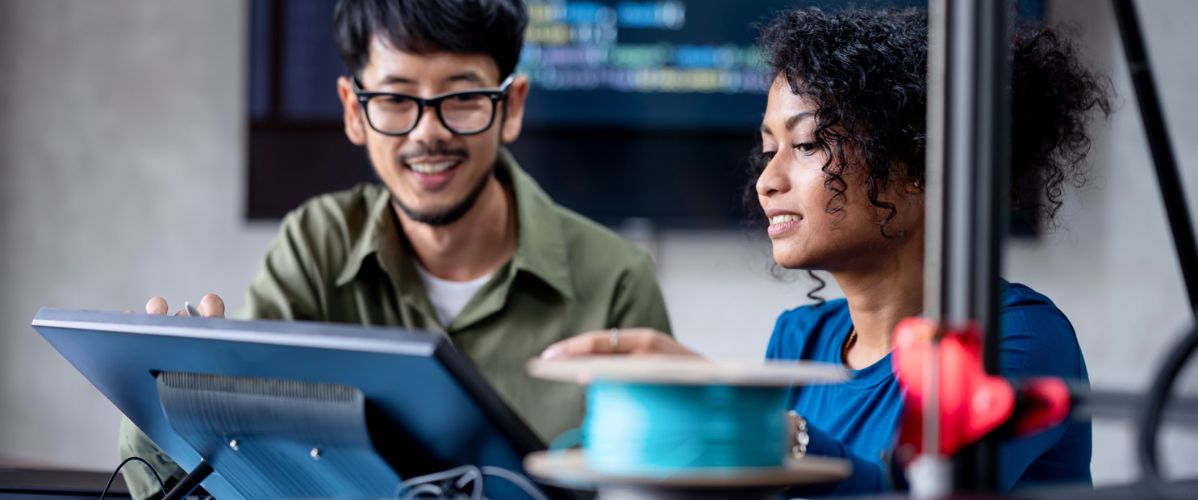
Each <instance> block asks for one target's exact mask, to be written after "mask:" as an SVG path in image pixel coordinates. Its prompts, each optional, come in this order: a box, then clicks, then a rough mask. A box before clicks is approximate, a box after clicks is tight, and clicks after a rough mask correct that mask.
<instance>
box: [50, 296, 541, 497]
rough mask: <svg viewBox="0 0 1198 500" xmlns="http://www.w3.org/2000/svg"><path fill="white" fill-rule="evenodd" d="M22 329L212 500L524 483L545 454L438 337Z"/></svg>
mask: <svg viewBox="0 0 1198 500" xmlns="http://www.w3.org/2000/svg"><path fill="white" fill-rule="evenodd" d="M33 327H34V328H35V329H36V330H37V331H38V332H39V333H40V334H41V335H42V336H43V337H44V338H45V339H46V341H48V342H49V343H50V344H51V345H53V346H54V348H55V349H57V350H58V352H59V353H61V354H62V356H63V357H65V358H66V359H67V360H68V361H69V362H70V363H71V364H72V365H74V366H75V368H76V369H78V370H79V371H80V373H82V374H83V375H84V376H85V377H87V379H88V380H89V381H91V383H92V384H93V385H95V386H96V388H97V389H99V391H100V392H101V393H103V394H104V396H105V397H107V398H108V399H109V400H110V401H112V403H113V404H114V405H116V407H117V408H118V409H119V410H120V411H121V412H123V413H124V414H125V415H127V416H128V417H129V419H130V420H132V421H133V423H134V424H136V425H137V426H138V427H139V428H141V429H142V430H143V431H144V432H145V433H146V434H147V435H148V436H149V437H150V438H151V439H152V440H153V441H154V442H155V443H156V444H158V445H159V447H161V448H162V449H163V450H164V451H165V452H166V453H167V454H169V455H170V456H171V458H172V459H174V460H175V461H176V462H177V463H178V464H179V465H180V466H182V467H183V468H185V469H188V470H190V469H192V468H194V467H196V466H197V465H199V463H200V461H201V458H203V460H204V461H206V462H207V463H208V464H210V465H211V467H212V468H213V469H214V470H215V474H213V475H212V476H210V477H209V478H208V479H206V480H205V481H204V483H203V486H204V488H205V489H206V490H207V491H208V492H210V493H212V494H214V495H216V496H217V497H218V498H237V497H244V498H275V497H297V496H302V497H316V496H326V497H327V496H375V497H378V496H393V495H394V494H395V493H396V488H397V486H398V485H399V483H400V481H401V479H410V478H412V477H415V476H418V475H423V474H427V473H432V472H437V471H442V470H446V469H449V468H453V467H456V466H461V465H474V466H478V467H499V468H502V469H506V470H508V471H512V472H515V473H517V474H520V475H522V476H523V475H524V470H523V466H522V460H523V458H524V456H525V455H526V454H528V453H530V452H532V451H536V450H541V449H544V444H543V443H542V441H541V440H540V439H539V438H538V437H537V436H536V434H534V433H533V431H532V430H531V429H530V428H529V427H528V425H527V424H526V423H525V422H524V421H523V420H522V419H521V418H520V417H519V416H518V415H517V414H516V413H515V412H514V411H513V410H512V409H511V408H510V407H508V406H507V404H505V402H504V401H503V400H502V399H501V397H500V396H499V395H498V394H497V393H496V392H495V391H494V390H493V389H492V388H491V386H490V385H489V384H488V383H487V382H486V380H485V379H484V378H483V376H482V375H481V373H480V372H479V371H478V369H477V368H476V367H475V366H474V365H473V364H472V363H471V362H470V361H469V360H468V359H467V358H466V357H465V356H464V355H463V354H461V353H459V352H458V351H457V350H455V349H454V348H453V347H452V346H451V345H450V343H449V341H448V339H446V338H445V337H444V336H443V335H439V334H433V333H425V332H415V331H407V330H400V329H395V328H372V327H362V326H351V325H338V324H330V323H309V322H280V321H235V320H227V319H203V318H188V317H167V316H149V315H141V314H126V313H111V312H96V311H82V310H69V309H50V308H45V309H42V310H40V311H39V312H38V313H37V316H36V317H35V318H34V320H33ZM113 452H114V453H115V452H116V450H113ZM485 488H486V492H487V494H488V496H491V497H494V498H521V497H523V496H524V494H523V492H522V491H521V490H520V489H519V488H518V487H517V486H515V485H514V484H513V483H510V482H505V481H494V480H488V481H486V485H485Z"/></svg>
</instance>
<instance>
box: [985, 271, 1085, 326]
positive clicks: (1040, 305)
mask: <svg viewBox="0 0 1198 500" xmlns="http://www.w3.org/2000/svg"><path fill="white" fill-rule="evenodd" d="M1000 304H1001V310H1000V314H1001V315H1002V321H1003V331H1004V333H1010V332H1013V331H1030V330H1044V329H1053V330H1065V331H1067V332H1068V333H1069V334H1070V335H1073V326H1072V325H1070V324H1069V319H1068V318H1066V317H1065V313H1063V312H1061V309H1060V308H1058V307H1057V305H1056V304H1055V303H1053V301H1052V299H1050V298H1048V297H1047V296H1045V295H1044V294H1042V293H1040V292H1037V291H1035V290H1033V289H1032V288H1031V287H1029V286H1027V285H1024V284H1022V283H1010V282H1006V281H1004V282H1003V293H1002V300H1001V302H1000Z"/></svg>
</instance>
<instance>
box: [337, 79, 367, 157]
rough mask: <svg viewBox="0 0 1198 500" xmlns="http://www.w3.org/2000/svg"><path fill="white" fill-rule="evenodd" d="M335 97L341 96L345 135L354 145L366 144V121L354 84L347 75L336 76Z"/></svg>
mask: <svg viewBox="0 0 1198 500" xmlns="http://www.w3.org/2000/svg"><path fill="white" fill-rule="evenodd" d="M337 97H339V98H341V108H342V110H343V115H342V116H343V118H344V119H345V136H346V137H348V138H349V142H352V143H354V144H355V145H358V146H362V145H364V144H366V121H365V119H364V117H363V116H362V112H361V111H360V110H361V109H362V108H361V106H359V105H358V95H357V94H355V93H354V84H353V83H352V82H351V81H350V79H349V77H347V76H340V77H337Z"/></svg>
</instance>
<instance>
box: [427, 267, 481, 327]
mask: <svg viewBox="0 0 1198 500" xmlns="http://www.w3.org/2000/svg"><path fill="white" fill-rule="evenodd" d="M416 271H418V272H419V273H420V281H423V282H424V289H425V291H427V292H428V300H429V302H432V303H433V310H434V311H436V313H437V319H438V320H439V321H441V326H444V327H446V328H448V327H449V324H450V323H452V322H453V319H454V318H456V317H458V314H461V313H462V309H465V308H466V304H467V303H468V302H470V299H472V298H474V294H475V293H478V290H479V289H480V288H482V287H483V285H485V284H487V280H489V279H491V275H490V274H488V275H486V276H483V277H481V278H475V279H472V280H470V281H450V280H445V279H441V278H438V277H436V276H433V275H432V274H429V272H428V271H427V270H425V269H424V266H421V265H420V264H416Z"/></svg>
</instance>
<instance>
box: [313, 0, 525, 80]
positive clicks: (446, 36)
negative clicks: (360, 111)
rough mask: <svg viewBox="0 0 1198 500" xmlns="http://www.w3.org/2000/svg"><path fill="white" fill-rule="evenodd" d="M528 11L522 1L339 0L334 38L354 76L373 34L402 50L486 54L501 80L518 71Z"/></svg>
mask: <svg viewBox="0 0 1198 500" xmlns="http://www.w3.org/2000/svg"><path fill="white" fill-rule="evenodd" d="M527 26H528V10H527V8H526V7H525V5H524V1H523V0H341V1H340V2H338V3H337V9H336V11H335V12H334V13H333V38H334V39H335V41H336V43H337V51H338V52H339V53H340V54H341V59H342V60H343V61H345V66H346V67H348V68H349V71H350V73H351V74H353V75H354V76H358V75H359V73H360V72H361V71H362V68H363V67H365V66H366V63H367V62H368V61H369V60H370V44H371V42H372V41H373V40H374V38H375V37H379V38H381V39H382V40H383V41H385V42H386V43H388V44H390V45H391V46H392V47H394V48H396V49H399V50H402V51H404V52H411V53H415V54H428V53H432V52H452V53H457V54H485V55H488V56H490V57H491V58H492V59H494V60H495V63H496V64H497V65H498V66H499V79H500V80H503V79H505V78H507V77H508V75H511V74H512V72H514V71H515V70H516V63H517V62H519V60H520V49H521V48H522V47H523V45H524V28H525V27H527Z"/></svg>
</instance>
